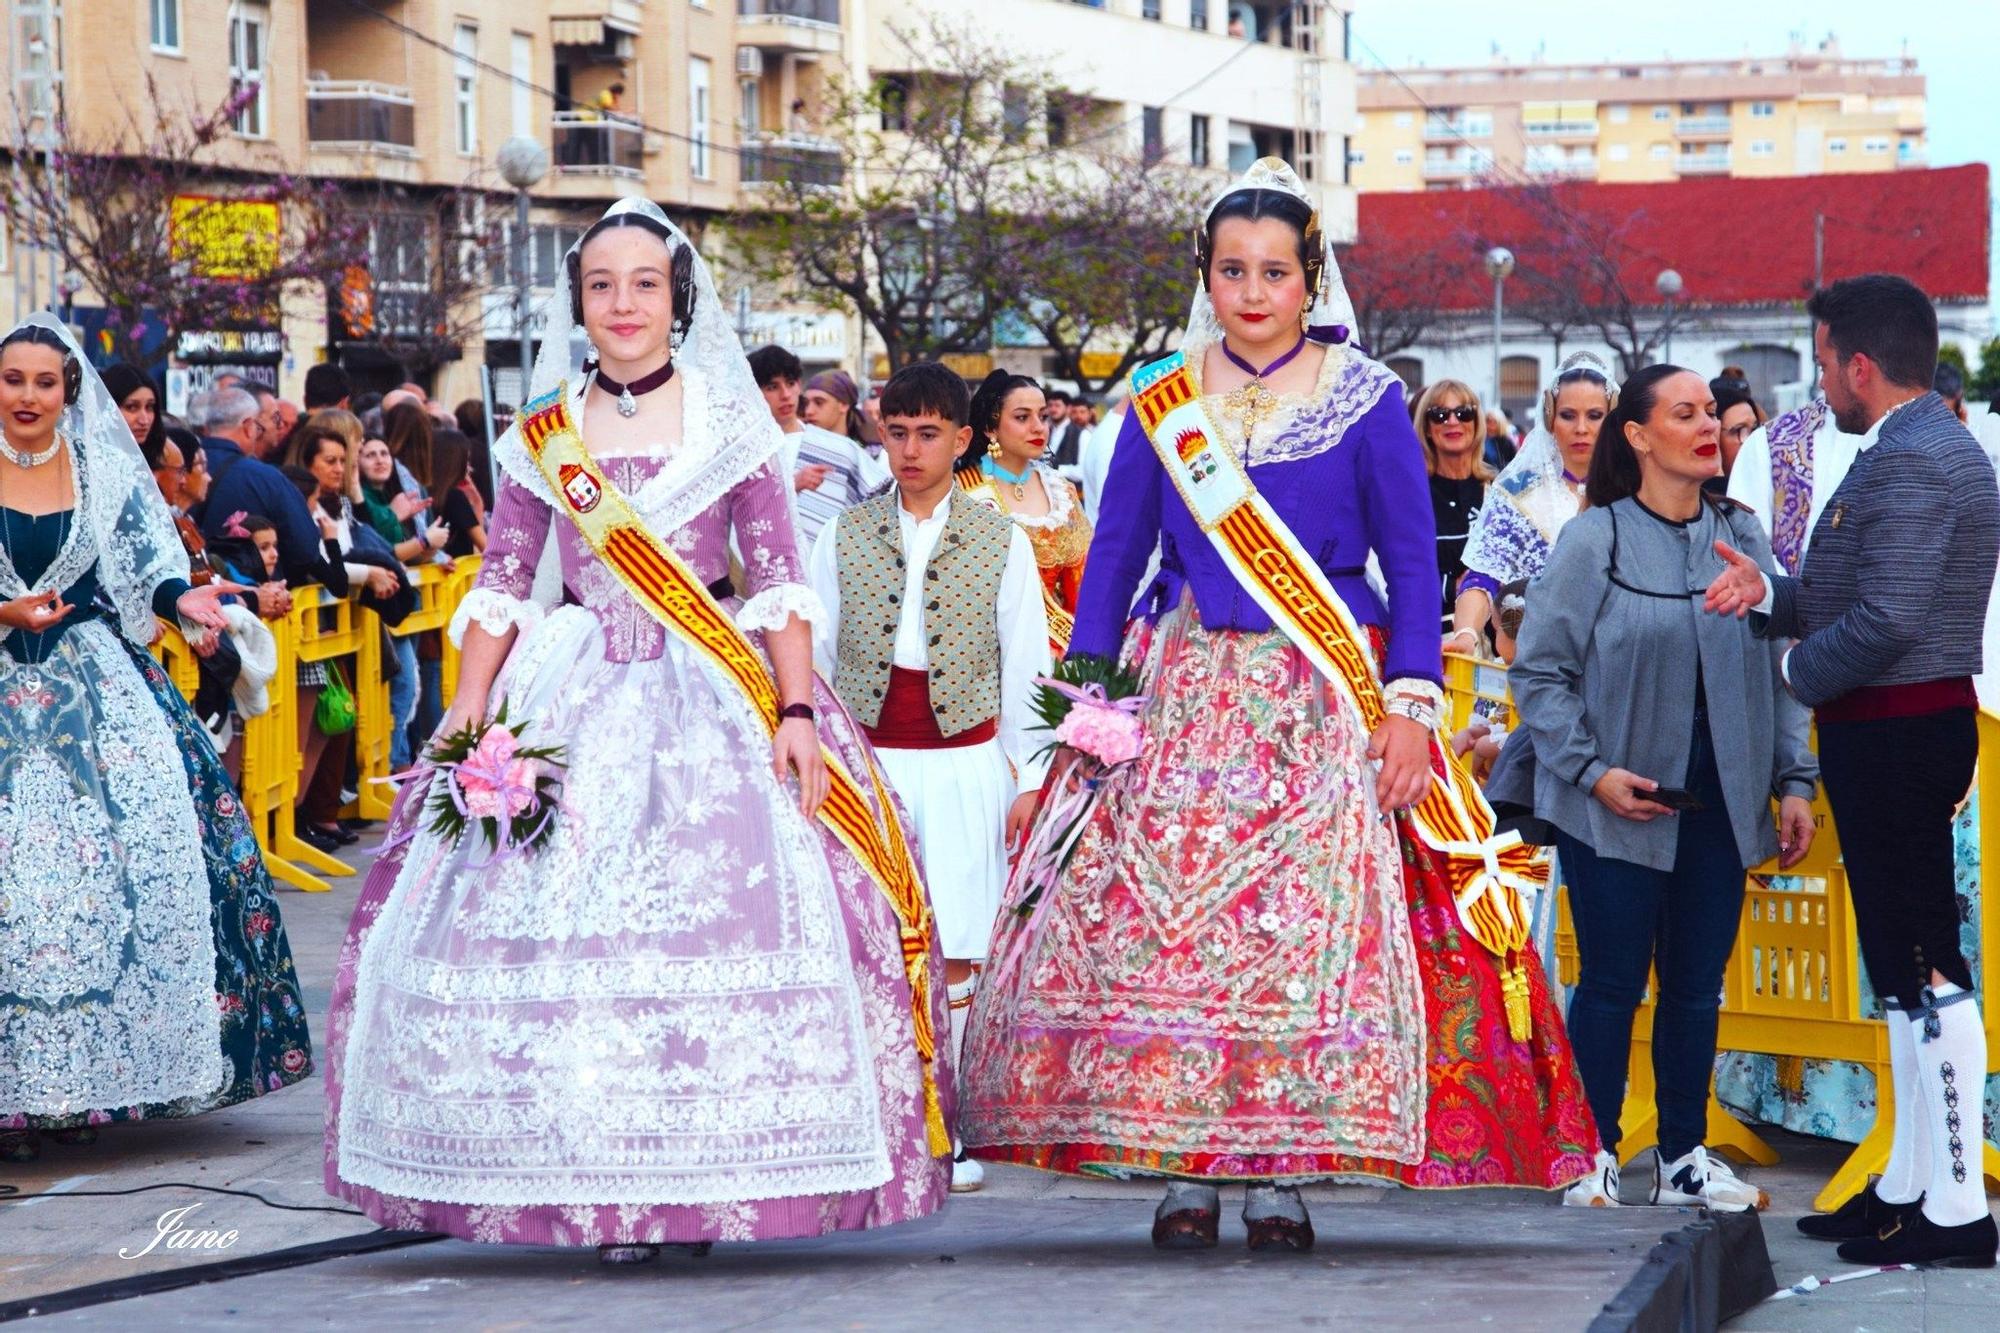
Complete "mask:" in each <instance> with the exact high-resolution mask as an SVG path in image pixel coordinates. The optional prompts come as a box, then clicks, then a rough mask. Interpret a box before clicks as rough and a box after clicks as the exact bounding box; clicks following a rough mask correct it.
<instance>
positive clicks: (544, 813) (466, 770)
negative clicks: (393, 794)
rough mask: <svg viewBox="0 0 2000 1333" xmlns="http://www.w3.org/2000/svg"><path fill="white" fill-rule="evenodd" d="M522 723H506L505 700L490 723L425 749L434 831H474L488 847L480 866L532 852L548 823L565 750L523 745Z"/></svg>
mask: <svg viewBox="0 0 2000 1333" xmlns="http://www.w3.org/2000/svg"><path fill="white" fill-rule="evenodd" d="M526 726H527V724H526V723H525V722H522V723H516V724H515V725H513V726H511V727H510V726H508V725H507V710H506V708H505V707H504V706H503V707H502V708H501V710H500V713H499V715H498V716H496V717H495V718H494V719H493V720H492V721H490V722H484V723H474V724H472V725H470V726H467V727H464V728H462V729H460V730H458V731H455V732H452V733H451V734H449V735H445V736H440V737H438V738H437V740H436V741H434V742H432V744H431V747H430V749H429V750H427V751H426V752H425V753H424V762H425V764H426V765H427V766H428V767H430V768H431V769H432V770H433V771H434V772H435V774H436V781H435V783H434V785H433V787H432V790H431V796H430V802H429V806H428V813H429V815H430V828H431V831H432V832H433V833H436V834H438V835H440V836H442V837H444V838H447V839H450V840H451V841H453V842H456V841H458V840H459V839H461V838H463V837H465V835H466V833H467V832H468V830H470V831H473V832H476V833H477V834H478V835H479V836H481V837H482V838H484V839H485V841H486V844H487V846H488V847H489V848H491V849H492V854H491V855H490V856H489V857H488V859H487V861H486V862H485V863H483V864H491V863H492V862H493V861H497V860H502V859H504V858H506V857H509V856H512V855H514V854H515V853H517V852H522V851H532V850H533V849H535V848H536V847H539V846H541V845H542V843H543V842H545V841H547V839H548V836H549V831H550V829H551V827H552V826H553V821H554V818H555V812H556V794H557V793H558V792H559V791H560V790H561V787H562V778H561V776H560V775H561V772H562V768H563V764H562V750H561V749H560V748H559V747H554V746H525V745H523V744H521V732H522V730H523V729H524V728H525V727H526Z"/></svg>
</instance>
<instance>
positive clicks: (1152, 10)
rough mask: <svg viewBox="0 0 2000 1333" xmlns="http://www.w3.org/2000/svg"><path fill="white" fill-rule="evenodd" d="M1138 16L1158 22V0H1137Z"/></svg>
mask: <svg viewBox="0 0 2000 1333" xmlns="http://www.w3.org/2000/svg"><path fill="white" fill-rule="evenodd" d="M1139 16H1140V17H1141V18H1148V19H1151V20H1152V21H1153V22H1155V23H1158V22H1159V21H1160V0H1139Z"/></svg>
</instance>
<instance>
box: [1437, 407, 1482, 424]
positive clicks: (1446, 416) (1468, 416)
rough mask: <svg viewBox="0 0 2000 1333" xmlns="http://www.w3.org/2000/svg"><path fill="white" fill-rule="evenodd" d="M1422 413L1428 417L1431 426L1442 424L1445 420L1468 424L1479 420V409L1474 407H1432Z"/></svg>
mask: <svg viewBox="0 0 2000 1333" xmlns="http://www.w3.org/2000/svg"><path fill="white" fill-rule="evenodd" d="M1424 415H1425V416H1427V417H1429V418H1430V420H1431V424H1432V425H1433V426H1442V425H1443V424H1444V423H1445V422H1447V421H1462V422H1464V423H1465V424H1466V425H1468V426H1469V425H1471V424H1472V423H1473V422H1475V421H1477V420H1479V409H1478V408H1476V407H1433V408H1432V409H1431V410H1430V411H1428V412H1426V413H1424Z"/></svg>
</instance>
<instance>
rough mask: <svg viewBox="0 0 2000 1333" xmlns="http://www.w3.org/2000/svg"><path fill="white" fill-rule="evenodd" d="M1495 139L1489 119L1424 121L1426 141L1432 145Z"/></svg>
mask: <svg viewBox="0 0 2000 1333" xmlns="http://www.w3.org/2000/svg"><path fill="white" fill-rule="evenodd" d="M1492 137H1493V122H1492V120H1491V119H1489V118H1482V119H1479V120H1430V119H1426V120H1425V121H1424V139H1425V140H1426V141H1427V142H1430V143H1453V142H1456V141H1458V140H1461V139H1490V138H1492Z"/></svg>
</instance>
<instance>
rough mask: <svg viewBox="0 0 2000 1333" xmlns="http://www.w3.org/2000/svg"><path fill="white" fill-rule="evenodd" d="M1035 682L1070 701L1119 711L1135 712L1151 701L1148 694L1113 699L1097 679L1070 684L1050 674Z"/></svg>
mask: <svg viewBox="0 0 2000 1333" xmlns="http://www.w3.org/2000/svg"><path fill="white" fill-rule="evenodd" d="M1035 684H1037V685H1046V686H1048V687H1049V688H1050V689H1052V690H1054V691H1055V692H1056V693H1057V694H1060V695H1062V696H1063V698H1065V699H1068V700H1069V701H1070V702H1071V703H1079V704H1090V705H1092V706H1093V707H1096V708H1115V709H1117V710H1118V711H1119V712H1121V713H1136V712H1138V711H1139V710H1140V709H1142V708H1144V707H1145V706H1146V705H1147V704H1148V703H1150V702H1152V696H1151V695H1149V694H1131V695H1127V696H1126V697H1125V698H1123V699H1113V698H1112V697H1111V696H1110V695H1109V694H1108V693H1106V691H1105V689H1104V686H1103V685H1101V684H1099V683H1098V682H1097V681H1094V680H1093V681H1086V682H1085V683H1084V684H1082V685H1072V684H1070V683H1069V682H1068V681H1066V680H1056V679H1054V678H1053V677H1050V676H1037V677H1035Z"/></svg>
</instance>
